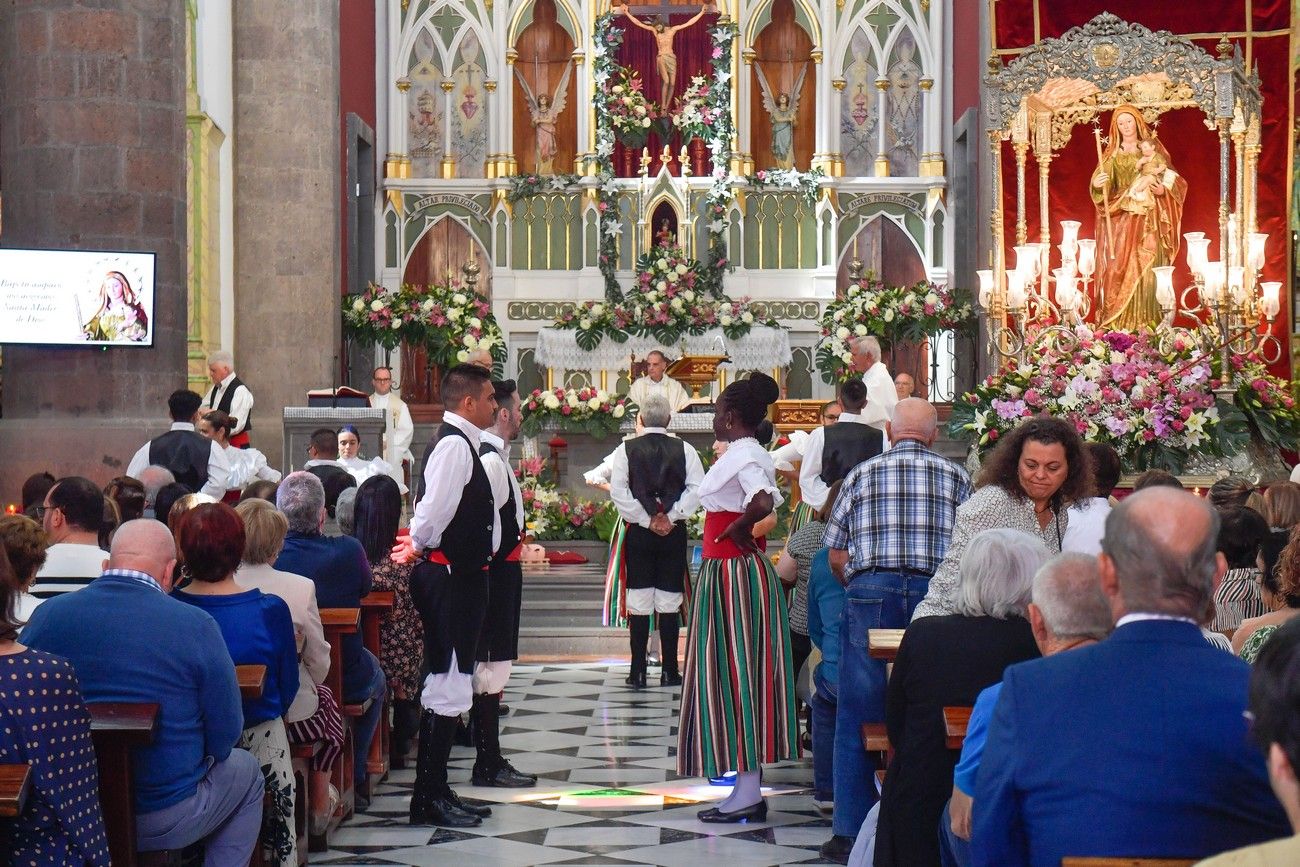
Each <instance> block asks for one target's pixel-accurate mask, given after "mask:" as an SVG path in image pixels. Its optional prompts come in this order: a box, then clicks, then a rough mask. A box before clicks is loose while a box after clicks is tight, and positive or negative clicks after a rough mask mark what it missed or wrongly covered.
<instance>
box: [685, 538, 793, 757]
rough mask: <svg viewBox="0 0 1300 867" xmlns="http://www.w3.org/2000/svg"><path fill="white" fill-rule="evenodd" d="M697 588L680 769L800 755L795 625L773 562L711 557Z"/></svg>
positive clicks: (757, 557)
mask: <svg viewBox="0 0 1300 867" xmlns="http://www.w3.org/2000/svg"><path fill="white" fill-rule="evenodd" d="M694 590H695V592H694V594H693V596H694V599H693V604H692V607H691V609H690V633H689V636H688V640H687V643H686V672H685V683H684V684H683V686H682V710H681V720H680V723H679V727H678V734H677V772H678V773H679V774H682V775H683V776H688V777H699V776H705V777H716V776H718V775H720V774H722V773H724V772H726V771H754V770H758V769H759V767H760V766H761V765H762V764H764V763H768V762H779V761H784V760H786V759H793V758H798V756H799V743H798V741H799V724H798V718H797V716H796V710H795V708H796V702H795V692H794V674H793V672H792V663H791V658H790V625H789V620H788V616H787V613H786V607H785V597H784V594H783V593H782V592H781V582H780V581H779V580H778V578H777V577H776V572H775V571H774V570H773V568H772V564H771V562H770V561H768V560H767V558H766V557H764V556H763V555H762V554H752V555H748V556H743V557H733V558H730V559H725V560H715V559H707V558H706V559H705V560H704V563H703V565H702V566H701V568H700V574H699V577H698V578H697V579H696V581H695V588H694Z"/></svg>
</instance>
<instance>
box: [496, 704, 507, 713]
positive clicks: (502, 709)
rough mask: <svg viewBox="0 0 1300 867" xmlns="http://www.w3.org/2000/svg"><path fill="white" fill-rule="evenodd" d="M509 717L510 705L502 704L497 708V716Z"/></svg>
mask: <svg viewBox="0 0 1300 867" xmlns="http://www.w3.org/2000/svg"><path fill="white" fill-rule="evenodd" d="M509 715H510V705H508V704H502V705H498V706H497V716H509Z"/></svg>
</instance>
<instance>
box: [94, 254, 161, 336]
mask: <svg viewBox="0 0 1300 867" xmlns="http://www.w3.org/2000/svg"><path fill="white" fill-rule="evenodd" d="M81 330H82V333H83V334H84V335H85V336H86V339H87V340H132V341H137V342H138V341H141V340H144V339H145V337H146V336H147V335H148V333H149V317H148V315H146V314H145V312H144V307H143V306H141V304H140V302H139V300H137V298H136V296H135V292H134V290H132V289H131V281H130V280H127V279H126V275H125V274H123V273H122V272H121V271H109V272H108V273H107V274H105V275H104V282H102V283H100V284H99V308H98V309H97V310H96V311H95V314H94V315H93V316H91V317H90V319H89V320H88V321H87V322H86V324H85V325H84V326H82V329H81Z"/></svg>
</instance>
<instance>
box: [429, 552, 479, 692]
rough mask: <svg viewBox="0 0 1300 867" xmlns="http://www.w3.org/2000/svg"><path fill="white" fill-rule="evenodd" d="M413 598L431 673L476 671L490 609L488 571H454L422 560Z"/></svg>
mask: <svg viewBox="0 0 1300 867" xmlns="http://www.w3.org/2000/svg"><path fill="white" fill-rule="evenodd" d="M411 601H412V602H413V603H414V604H415V610H416V611H418V612H419V613H420V622H421V623H422V624H423V625H424V665H425V670H426V672H428V673H430V674H446V673H447V672H449V671H451V656H452V652H453V651H455V653H456V668H457V669H458V670H459V671H460V673H461V674H473V673H474V662H475V660H476V659H477V655H478V640H479V635H480V634H481V633H482V631H483V618H484V617H485V616H486V614H487V608H488V573H487V570H486V569H480V570H463V571H462V570H453V569H452V568H450V567H448V566H443V565H441V564H439V563H430V562H429V561H428V560H421V561H420V563H419V564H418V565H417V566H416V567H415V569H413V570H412V571H411Z"/></svg>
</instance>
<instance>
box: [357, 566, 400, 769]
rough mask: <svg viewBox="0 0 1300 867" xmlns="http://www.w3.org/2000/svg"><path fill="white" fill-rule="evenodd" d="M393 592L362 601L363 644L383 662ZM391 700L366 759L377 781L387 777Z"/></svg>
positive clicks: (374, 594)
mask: <svg viewBox="0 0 1300 867" xmlns="http://www.w3.org/2000/svg"><path fill="white" fill-rule="evenodd" d="M392 611H393V591H391V590H375V591H372V592H370V593H368V594H366V595H365V596H363V597H362V598H361V640H362V642H364V643H365V645H366V650H369V651H370V652H371V653H373V654H374V655H375V659H381V658H382V657H381V655H380V644H379V625H380V623H381V622H382V621H384V620H385V619H386V618H388V617H390V616H391V615H392ZM392 703H393V699H392V696H389V695H386V696H385V697H384V709H383V711H382V712H381V713H380V714H379V727H378V728H377V729H375V736H374V737H373V738H372V739H371V740H370V752H369V754H368V755H367V756H366V772H367V773H368V774H370V775H371V776H372V777H374V778H375V779H374V780H372V782H375V781H377V780H382V779H383V778H384V777H386V776H388V753H389V745H390V743H391V742H392V725H391V724H390V722H389V720H388V709H389V708H390V707H391V706H392Z"/></svg>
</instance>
